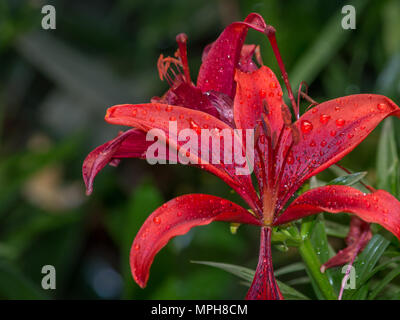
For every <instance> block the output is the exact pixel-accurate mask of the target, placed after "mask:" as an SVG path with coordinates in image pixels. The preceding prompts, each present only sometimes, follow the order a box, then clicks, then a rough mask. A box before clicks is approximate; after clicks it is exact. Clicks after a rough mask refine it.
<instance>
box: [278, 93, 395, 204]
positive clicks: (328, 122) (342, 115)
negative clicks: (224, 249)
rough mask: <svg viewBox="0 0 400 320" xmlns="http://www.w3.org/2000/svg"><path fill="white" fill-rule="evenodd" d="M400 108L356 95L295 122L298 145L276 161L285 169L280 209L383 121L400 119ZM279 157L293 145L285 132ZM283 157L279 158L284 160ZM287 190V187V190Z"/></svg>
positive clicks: (381, 98) (384, 99) (327, 104)
mask: <svg viewBox="0 0 400 320" xmlns="http://www.w3.org/2000/svg"><path fill="white" fill-rule="evenodd" d="M399 110H400V109H399V107H398V106H397V105H396V104H395V103H394V102H393V101H392V100H390V99H389V98H387V97H385V96H381V95H373V94H357V95H351V96H346V97H342V98H338V99H334V100H330V101H326V102H323V103H321V104H319V105H317V106H316V107H314V108H312V109H311V110H309V111H308V112H306V113H305V114H303V115H302V116H301V117H300V119H299V120H298V121H297V122H296V126H297V128H298V132H299V133H300V137H299V141H298V143H297V144H295V145H294V146H293V147H292V150H291V154H290V159H291V161H286V163H283V162H282V161H279V162H278V164H277V168H278V170H282V167H283V166H284V170H283V175H282V179H281V181H280V192H279V198H280V199H281V200H282V199H283V200H282V202H281V203H280V207H282V206H283V205H284V204H285V202H286V201H287V200H288V199H289V198H290V196H291V195H292V194H293V193H294V192H295V191H296V190H297V189H298V188H299V186H300V185H302V184H303V183H304V181H305V180H307V179H309V178H311V177H312V176H314V175H316V174H317V173H319V172H321V171H323V170H325V169H326V168H328V167H329V166H331V165H332V164H334V163H336V162H338V161H339V160H341V159H342V158H343V157H344V156H345V155H347V154H348V153H349V152H350V151H352V150H353V149H354V148H355V147H356V146H357V145H358V144H359V143H360V142H361V141H363V140H364V139H365V138H366V137H367V136H368V135H369V134H370V132H371V131H372V130H373V129H375V127H376V126H377V125H378V124H379V123H380V122H381V121H382V120H383V119H385V118H386V117H388V116H390V115H395V116H398V117H399V116H400V111H399ZM285 134H286V137H287V139H286V140H283V141H285V143H282V146H281V151H280V152H281V154H283V153H284V152H285V151H284V150H285V149H287V147H288V145H290V144H291V143H292V141H293V140H292V137H291V135H290V130H287V131H286V133H285ZM283 158H284V156H283V155H282V156H281V157H278V159H283ZM288 186H289V187H288Z"/></svg>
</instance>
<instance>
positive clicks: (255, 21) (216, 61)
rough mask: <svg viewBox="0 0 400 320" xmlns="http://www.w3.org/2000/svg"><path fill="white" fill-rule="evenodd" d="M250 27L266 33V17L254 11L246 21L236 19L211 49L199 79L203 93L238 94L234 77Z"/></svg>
mask: <svg viewBox="0 0 400 320" xmlns="http://www.w3.org/2000/svg"><path fill="white" fill-rule="evenodd" d="M249 28H252V29H255V30H257V31H259V32H264V30H265V28H266V24H265V22H264V19H263V18H262V17H261V16H260V15H258V14H256V13H251V14H249V15H248V16H247V18H246V19H245V20H244V21H243V22H234V23H232V24H231V25H229V26H228V27H226V28H225V30H224V31H223V32H222V33H221V35H220V36H219V38H218V39H217V40H216V41H215V42H214V43H213V44H212V45H211V47H209V48H207V52H206V53H205V54H204V55H203V63H202V65H201V67H200V70H199V75H198V78H197V87H198V88H200V89H201V90H202V91H203V92H206V91H211V90H213V91H217V92H221V93H225V94H227V95H228V96H230V97H231V98H233V96H234V91H235V88H234V81H233V76H234V72H235V68H236V67H237V64H238V62H239V59H240V54H241V50H242V47H243V43H244V40H245V37H246V34H247V31H248V29H249Z"/></svg>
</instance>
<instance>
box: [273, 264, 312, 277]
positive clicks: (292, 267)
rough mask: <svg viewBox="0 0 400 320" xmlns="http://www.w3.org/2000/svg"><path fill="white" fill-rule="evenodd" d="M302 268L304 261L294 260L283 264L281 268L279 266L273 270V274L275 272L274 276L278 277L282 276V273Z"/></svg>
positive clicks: (303, 267) (301, 269) (303, 268)
mask: <svg viewBox="0 0 400 320" xmlns="http://www.w3.org/2000/svg"><path fill="white" fill-rule="evenodd" d="M304 270H305V266H304V263H302V262H296V263H292V264H289V265H287V266H284V267H282V268H279V269H278V270H276V271H275V272H274V274H275V277H279V276H282V275H284V274H288V273H292V272H297V271H304Z"/></svg>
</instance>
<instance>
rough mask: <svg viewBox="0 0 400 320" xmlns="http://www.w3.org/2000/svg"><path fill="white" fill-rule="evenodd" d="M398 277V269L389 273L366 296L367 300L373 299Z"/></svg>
mask: <svg viewBox="0 0 400 320" xmlns="http://www.w3.org/2000/svg"><path fill="white" fill-rule="evenodd" d="M398 275H400V267H399V268H396V269H394V270H392V271H390V272H389V273H388V274H387V275H386V276H385V277H384V278H383V279H382V280H380V281H379V283H378V285H377V286H376V287H375V288H374V289H373V290H372V292H371V293H370V295H369V296H368V299H369V300H373V299H375V297H376V296H377V295H378V294H379V293H380V292H381V291H382V290H383V288H385V286H386V285H388V284H389V283H390V282H391V281H392V280H393V279H394V278H396V277H397V276H398Z"/></svg>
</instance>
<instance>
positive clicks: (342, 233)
mask: <svg viewBox="0 0 400 320" xmlns="http://www.w3.org/2000/svg"><path fill="white" fill-rule="evenodd" d="M325 231H326V234H327V235H328V236H333V237H337V238H346V237H347V234H348V232H349V226H348V225H347V226H345V225H343V224H340V223H337V222H334V221H329V220H325Z"/></svg>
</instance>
